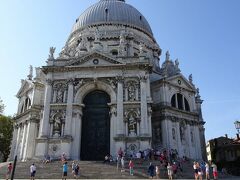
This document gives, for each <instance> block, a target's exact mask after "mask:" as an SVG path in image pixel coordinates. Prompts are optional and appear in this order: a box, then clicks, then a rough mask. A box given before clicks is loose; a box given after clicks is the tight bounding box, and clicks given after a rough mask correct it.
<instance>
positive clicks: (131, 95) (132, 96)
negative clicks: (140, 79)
mask: <svg viewBox="0 0 240 180" xmlns="http://www.w3.org/2000/svg"><path fill="white" fill-rule="evenodd" d="M128 99H129V100H130V101H134V100H136V93H135V87H134V85H133V84H130V85H129V87H128Z"/></svg>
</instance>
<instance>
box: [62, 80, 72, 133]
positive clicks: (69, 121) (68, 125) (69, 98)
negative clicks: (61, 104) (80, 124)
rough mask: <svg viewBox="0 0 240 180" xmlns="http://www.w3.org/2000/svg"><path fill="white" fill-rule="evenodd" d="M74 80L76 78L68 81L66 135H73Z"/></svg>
mask: <svg viewBox="0 0 240 180" xmlns="http://www.w3.org/2000/svg"><path fill="white" fill-rule="evenodd" d="M73 82H74V79H70V80H69V81H68V96H67V111H66V120H65V131H64V135H65V136H71V124H72V108H73V106H72V103H73Z"/></svg>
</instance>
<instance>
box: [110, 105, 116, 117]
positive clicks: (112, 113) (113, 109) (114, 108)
mask: <svg viewBox="0 0 240 180" xmlns="http://www.w3.org/2000/svg"><path fill="white" fill-rule="evenodd" d="M110 115H111V116H113V115H114V116H117V108H116V107H115V106H112V107H111V110H110Z"/></svg>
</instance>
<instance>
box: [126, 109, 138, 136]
mask: <svg viewBox="0 0 240 180" xmlns="http://www.w3.org/2000/svg"><path fill="white" fill-rule="evenodd" d="M128 134H129V135H130V136H136V135H137V122H136V120H135V118H134V117H133V115H132V114H130V116H129V119H128Z"/></svg>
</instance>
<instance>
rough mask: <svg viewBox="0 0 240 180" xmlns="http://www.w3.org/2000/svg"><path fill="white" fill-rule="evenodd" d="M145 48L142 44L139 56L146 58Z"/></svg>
mask: <svg viewBox="0 0 240 180" xmlns="http://www.w3.org/2000/svg"><path fill="white" fill-rule="evenodd" d="M144 48H145V46H144V44H143V43H140V44H139V56H145V52H144Z"/></svg>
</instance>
